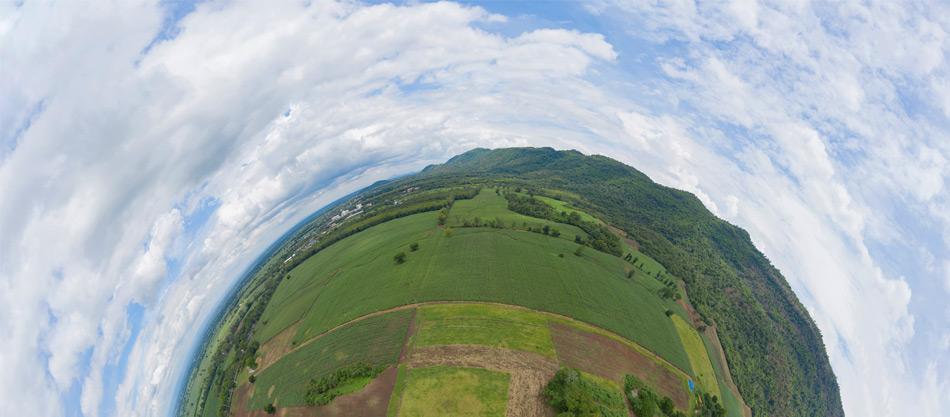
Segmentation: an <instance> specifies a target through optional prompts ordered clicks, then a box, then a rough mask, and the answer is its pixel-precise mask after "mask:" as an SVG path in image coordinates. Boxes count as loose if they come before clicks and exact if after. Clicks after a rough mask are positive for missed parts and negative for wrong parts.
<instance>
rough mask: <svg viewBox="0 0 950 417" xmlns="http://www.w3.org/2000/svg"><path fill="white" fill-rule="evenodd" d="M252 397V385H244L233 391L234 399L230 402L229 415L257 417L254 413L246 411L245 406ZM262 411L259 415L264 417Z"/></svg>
mask: <svg viewBox="0 0 950 417" xmlns="http://www.w3.org/2000/svg"><path fill="white" fill-rule="evenodd" d="M253 395H254V384H244V385H241V386H240V387H238V388H236V389H235V390H234V397H233V398H234V399H233V400H232V402H231V415H233V416H235V417H252V416H257V415H258V414H255V413H254V412H252V411H250V410H248V409H247V404H248V403H249V402H250V401H251V397H252V396H253ZM264 414H265V413H264V412H263V411H261V412H260V415H264Z"/></svg>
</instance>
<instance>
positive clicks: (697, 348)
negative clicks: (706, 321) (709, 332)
mask: <svg viewBox="0 0 950 417" xmlns="http://www.w3.org/2000/svg"><path fill="white" fill-rule="evenodd" d="M670 318H671V319H672V321H673V325H674V326H676V331H677V332H678V333H679V335H680V339H682V341H683V347H684V348H685V349H686V354H687V355H688V356H689V363H690V364H691V365H692V366H693V372H694V373H695V374H696V378H697V379H698V381H697V382H698V383H699V386H700V387H702V389H703V390H705V391H706V392H708V393H710V394H714V395H716V396H717V397H722V393H721V392H720V390H719V382H718V381H717V380H716V371H714V370H713V366H712V362H710V360H709V355H708V353H707V352H706V345H704V344H703V339H702V338H701V337H700V336H699V333H697V332H696V329H694V328H693V326H690V325H689V323H687V322H686V320H684V319H683V318H682V317H680V316H679V315H677V314H674V315H672V316H671V317H670Z"/></svg>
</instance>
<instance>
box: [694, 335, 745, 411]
mask: <svg viewBox="0 0 950 417" xmlns="http://www.w3.org/2000/svg"><path fill="white" fill-rule="evenodd" d="M700 337H702V338H703V343H704V344H705V345H706V353H707V354H708V355H709V359H710V361H711V362H712V365H713V370H714V371H716V381H718V382H719V391H720V392H721V393H722V395H721V396H720V398H719V399H720V400H721V402H722V405H723V407H725V408H726V416H728V417H742V404H741V401H739V398H738V397H737V396H736V394H735V393H734V392H733V391H732V388H730V387H729V384H728V383H726V375H725V374H724V372H727V370H726V369H725V364H723V363H722V361H720V359H719V354H718V353H717V352H715V351H714V350H713V344H712V343H711V342H710V341H709V337H708V336H707V335H706V334H702V333H700Z"/></svg>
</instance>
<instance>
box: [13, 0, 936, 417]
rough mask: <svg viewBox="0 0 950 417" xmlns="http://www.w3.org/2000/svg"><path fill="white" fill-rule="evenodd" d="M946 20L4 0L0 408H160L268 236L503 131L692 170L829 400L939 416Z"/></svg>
mask: <svg viewBox="0 0 950 417" xmlns="http://www.w3.org/2000/svg"><path fill="white" fill-rule="evenodd" d="M948 33H950V5H948V3H946V2H940V1H931V2H928V1H912V2H898V1H876V0H867V1H851V0H841V1H835V2H830V3H823V2H821V3H819V2H809V1H780V2H769V1H758V0H736V1H712V2H693V1H692V0H671V1H606V0H605V1H590V2H584V3H567V2H466V3H452V2H440V3H429V2H410V3H401V4H396V5H393V4H387V3H358V2H329V1H327V2H324V1H288V2H284V1H274V2H246V1H239V0H233V1H204V2H199V3H190V2H183V1H158V2H147V1H141V2H138V1H134V2H133V1H128V2H106V1H103V2H85V1H83V2H77V1H73V2H69V1H66V2H41V1H4V2H0V338H2V340H3V344H2V346H3V347H2V348H0V381H2V382H0V415H29V416H37V417H45V416H87V417H106V416H169V415H171V414H172V413H173V408H174V405H175V401H176V398H177V395H178V393H179V392H180V390H181V386H182V383H183V381H184V378H185V375H186V373H187V371H188V365H189V364H190V359H191V357H192V355H193V354H194V352H195V349H196V348H197V346H198V344H199V343H200V337H201V335H202V334H203V330H204V329H206V328H207V326H208V324H209V322H210V318H211V315H212V314H213V313H214V312H215V311H216V309H217V308H218V307H219V306H220V305H221V301H222V300H223V298H224V295H225V294H226V293H227V291H228V290H229V289H231V288H233V286H234V285H235V283H236V282H237V280H238V279H239V278H240V276H241V274H242V273H243V272H244V271H245V270H246V269H247V268H248V267H249V266H250V265H251V263H252V262H253V261H254V260H255V259H256V258H257V257H258V256H259V255H260V254H261V253H262V252H263V251H264V250H265V249H266V247H267V246H268V245H270V244H271V243H273V242H274V241H275V240H276V239H277V238H278V237H279V236H280V235H281V234H282V233H284V232H286V231H287V230H288V229H290V228H291V227H292V226H293V225H295V224H296V223H297V222H299V221H300V220H302V219H303V218H304V217H306V216H307V215H308V214H310V213H312V212H313V211H315V210H317V209H319V208H320V207H322V206H324V205H326V204H327V203H329V202H331V201H333V200H335V199H337V198H339V197H341V196H344V195H346V194H349V193H350V192H353V191H355V190H358V189H360V188H362V187H365V186H367V185H369V184H371V183H373V182H375V181H377V180H380V179H386V178H391V177H393V176H397V175H402V174H406V173H410V172H414V171H417V170H419V169H421V168H422V167H424V166H426V165H427V164H431V163H437V162H441V161H444V160H446V159H448V158H449V157H451V156H453V155H455V154H458V153H461V152H464V151H466V150H468V149H471V148H474V147H508V146H551V147H554V148H558V149H577V150H580V151H582V152H585V153H594V154H602V155H607V156H610V157H612V158H615V159H618V160H620V161H623V162H625V163H627V164H630V165H632V166H634V167H636V168H637V169H639V170H641V171H643V172H645V173H646V174H648V175H649V176H650V177H651V178H653V179H654V180H655V181H657V182H659V183H661V184H664V185H668V186H672V187H676V188H680V189H684V190H687V191H690V192H692V193H694V194H695V195H696V196H697V197H699V198H700V199H701V200H702V202H703V203H704V204H705V205H706V206H707V207H708V208H709V209H710V210H711V211H712V212H713V213H715V214H716V215H718V216H720V217H721V218H723V219H726V220H728V221H729V222H732V223H734V224H736V225H739V226H741V227H743V228H745V229H746V230H748V231H749V233H750V235H751V237H752V239H753V241H754V243H755V244H756V246H757V247H758V248H759V249H760V250H761V251H762V252H763V253H765V255H766V256H767V257H768V258H769V259H770V260H771V261H772V263H773V264H775V266H776V267H778V268H779V270H781V271H782V273H783V274H784V275H785V277H786V278H787V280H788V281H789V283H790V285H791V287H792V288H793V289H794V291H795V293H796V294H797V295H798V297H799V298H800V299H801V301H802V303H803V304H804V305H805V306H806V308H807V309H808V311H809V312H810V313H811V315H812V317H813V318H814V319H815V322H816V323H817V324H818V327H819V328H820V330H821V333H822V336H823V339H824V343H825V346H826V348H827V351H828V355H829V358H830V360H831V364H832V367H833V369H834V371H835V374H836V376H837V378H838V383H839V385H840V388H841V396H842V402H843V406H844V409H845V412H846V414H847V415H849V416H874V417H876V416H881V417H883V416H909V415H914V416H932V417H937V416H940V415H945V413H946V410H947V409H950V303H948V302H947V300H948V299H950V192H948V187H950V184H948V183H950V70H948V51H950V42H948Z"/></svg>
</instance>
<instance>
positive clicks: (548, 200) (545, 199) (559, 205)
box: [534, 195, 604, 224]
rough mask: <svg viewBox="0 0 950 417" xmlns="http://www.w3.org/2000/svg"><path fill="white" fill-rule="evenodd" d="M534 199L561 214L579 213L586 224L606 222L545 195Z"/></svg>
mask: <svg viewBox="0 0 950 417" xmlns="http://www.w3.org/2000/svg"><path fill="white" fill-rule="evenodd" d="M534 198H537V199H538V200H541V201H543V202H544V203H545V204H547V205H549V206H551V207H552V208H553V209H554V210H557V212H558V213H560V212H562V211H563V212H567V213H568V214H570V213H571V212H574V213H577V214H578V215H579V216H581V220H583V221H585V222H591V223H597V224H604V222H603V221H601V220H600V219H598V218H596V217H594V216H591V215H590V214H588V213H587V212H585V211H583V210H579V209H576V208H574V207H571V205H570V204H568V203H566V202H564V201H561V200H557V199H554V198H551V197H545V196H543V195H536V196H534Z"/></svg>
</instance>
